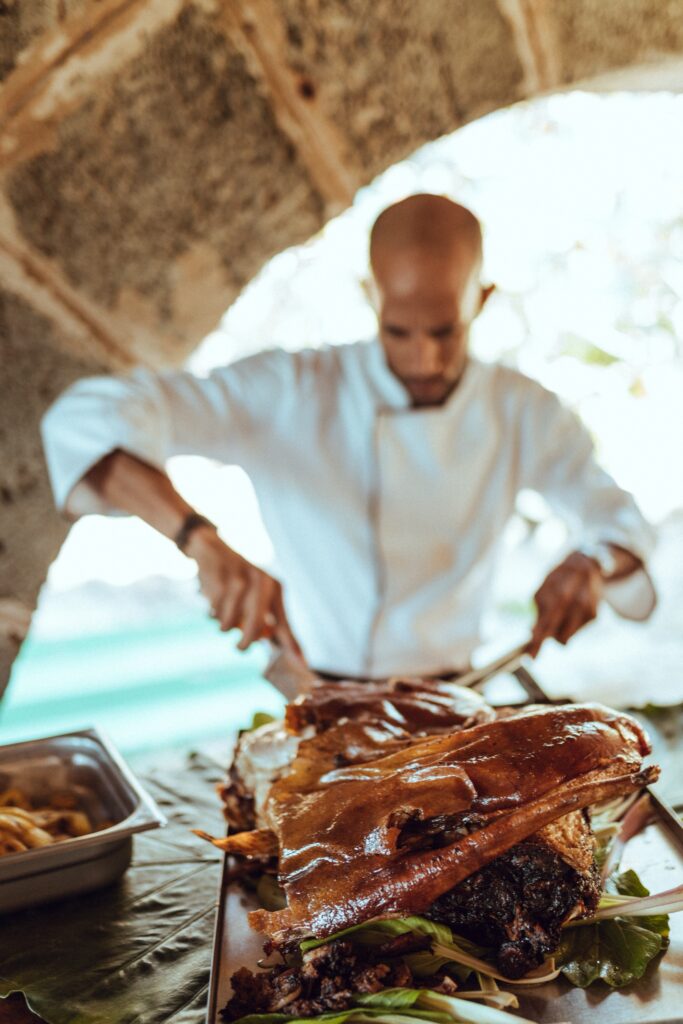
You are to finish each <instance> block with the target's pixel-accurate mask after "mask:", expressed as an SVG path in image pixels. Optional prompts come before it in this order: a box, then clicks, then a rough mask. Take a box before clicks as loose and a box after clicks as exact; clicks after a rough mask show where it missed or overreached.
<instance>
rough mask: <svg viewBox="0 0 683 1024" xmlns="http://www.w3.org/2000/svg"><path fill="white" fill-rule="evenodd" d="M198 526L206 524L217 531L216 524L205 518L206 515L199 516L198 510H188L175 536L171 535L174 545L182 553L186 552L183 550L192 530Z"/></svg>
mask: <svg viewBox="0 0 683 1024" xmlns="http://www.w3.org/2000/svg"><path fill="white" fill-rule="evenodd" d="M200 526H208V527H210V528H211V529H212V530H216V532H217V531H218V527H217V526H216V524H215V523H212V522H211V520H210V519H207V518H206V516H201V515H200V514H199V512H190V514H189V515H188V516H185V519H184V520H183V522H182V525H181V527H180V529H179V530H178V532H177V533H176V535H175V537H173V541H174V543H175V545H176V547H178V548H180V550H181V551H182V553H183V554H187V552H186V551H185V548H186V547H187V542H188V541H189V539H190V537H191V535H192V534H193V533H194V531H195V530H196V529H198V527H200Z"/></svg>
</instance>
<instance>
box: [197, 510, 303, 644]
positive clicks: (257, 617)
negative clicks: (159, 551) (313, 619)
mask: <svg viewBox="0 0 683 1024" xmlns="http://www.w3.org/2000/svg"><path fill="white" fill-rule="evenodd" d="M185 552H186V554H187V555H189V557H190V558H194V560H195V561H196V563H197V565H198V567H199V583H200V586H201V589H202V593H203V594H204V595H205V597H207V598H208V599H209V602H210V604H211V614H212V615H213V616H214V618H216V619H217V620H218V621H219V622H220V626H221V629H222V630H223V631H224V632H227V631H228V630H229V629H235V628H236V629H241V630H242V639H241V640H240V642H239V643H238V644H237V646H238V648H239V650H241V651H245V650H246V649H247V647H249V645H250V644H252V643H253V642H254V641H255V640H261V639H262V638H264V637H268V638H270V637H273V638H274V639H276V640H277V641H278V643H280V644H281V645H282V646H283V647H286V648H288V649H289V650H292V651H294V652H295V653H296V654H298V655H301V648H300V647H299V644H298V643H297V641H296V638H295V637H294V634H293V633H292V631H291V629H290V627H289V623H288V622H287V616H286V614H285V607H284V602H283V600H282V587H281V585H280V584H279V583H278V581H277V580H274V579H273V578H272V576H269V575H268V574H267V573H265V572H263V571H262V570H261V569H258V568H257V567H256V566H255V565H252V564H251V562H248V561H247V560H246V558H242V556H241V555H238V554H237V552H236V551H233V550H232V548H229V547H228V545H227V544H224V543H223V541H222V540H221V539H220V537H219V536H218V534H217V533H216V532H215V531H214V530H213V529H211V528H210V527H200V528H199V529H196V530H194V531H193V532H192V535H191V536H190V539H189V541H188V544H187V547H186V548H185Z"/></svg>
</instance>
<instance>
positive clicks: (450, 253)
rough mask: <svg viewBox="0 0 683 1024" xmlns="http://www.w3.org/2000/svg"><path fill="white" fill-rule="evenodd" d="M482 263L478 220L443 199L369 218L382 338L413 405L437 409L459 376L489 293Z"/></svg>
mask: <svg viewBox="0 0 683 1024" xmlns="http://www.w3.org/2000/svg"><path fill="white" fill-rule="evenodd" d="M481 263H482V237H481V227H480V225H479V221H478V220H477V218H476V217H475V216H474V214H473V213H471V212H470V210H467V209H465V207H464V206H460V205H458V203H454V202H453V201H452V200H450V199H447V198H446V197H445V196H433V195H417V196H409V197H408V199H404V200H402V201H401V202H400V203H395V204H394V205H393V206H390V207H389V208H388V209H386V210H385V211H384V212H383V213H381V214H380V216H379V217H378V218H377V220H376V221H375V225H374V227H373V229H372V233H371V235H370V264H371V267H372V274H373V278H374V283H375V287H376V295H377V306H378V310H377V312H378V315H379V321H380V330H379V333H380V339H381V341H382V345H383V347H384V351H385V355H386V358H387V362H388V364H389V367H390V369H391V370H393V372H394V374H395V375H396V376H397V377H398V378H399V380H400V381H401V382H402V383H403V384H404V386H405V387H406V389H407V391H408V392H409V394H410V396H411V399H412V402H413V404H414V405H416V406H429V405H439V404H441V403H442V402H444V401H445V400H446V399H447V398H448V396H449V395H450V393H451V391H452V390H453V388H454V387H455V386H456V384H457V383H458V381H459V380H460V377H461V376H462V373H463V370H464V368H465V364H466V361H467V344H468V339H469V330H470V327H471V324H472V321H473V320H474V318H475V317H476V316H477V314H478V313H479V311H480V309H481V308H482V306H483V304H484V302H485V301H486V299H487V298H488V295H489V294H490V291H491V289H483V288H482V286H481V281H480V275H481Z"/></svg>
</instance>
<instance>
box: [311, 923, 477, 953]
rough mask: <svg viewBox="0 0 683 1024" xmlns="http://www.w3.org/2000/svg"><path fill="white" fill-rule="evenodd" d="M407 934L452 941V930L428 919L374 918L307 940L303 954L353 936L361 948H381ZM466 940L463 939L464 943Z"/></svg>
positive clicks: (445, 942) (439, 940) (440, 940)
mask: <svg viewBox="0 0 683 1024" xmlns="http://www.w3.org/2000/svg"><path fill="white" fill-rule="evenodd" d="M407 932H415V934H417V935H426V936H428V937H429V938H430V939H434V940H435V941H437V942H442V943H444V944H448V943H449V942H451V941H452V938H453V936H452V934H451V930H450V928H448V927H447V926H446V925H443V924H437V923H436V922H435V921H428V920H427V918H426V917H417V916H412V917H387V918H373V919H372V920H370V921H365V922H364V923H363V924H354V925H352V927H351V928H344V930H343V931H341V932H335V933H334V935H328V937H327V938H326V939H306V940H305V941H304V942H302V943H301V952H302V953H306V952H308V950H309V949H317V948H318V946H324V945H326V944H327V943H328V942H334V941H335V939H345V938H347V936H349V935H353V941H354V942H357V943H358V944H359V945H360V946H381V945H382V943H384V942H387V940H388V939H391V938H394V937H395V936H397V935H405V934H406V933H407ZM464 941H465V940H464V939H463V942H464Z"/></svg>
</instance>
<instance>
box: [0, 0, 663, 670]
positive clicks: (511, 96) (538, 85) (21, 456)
mask: <svg viewBox="0 0 683 1024" xmlns="http://www.w3.org/2000/svg"><path fill="white" fill-rule="evenodd" d="M681 52H683V0H554V2H552V3H550V2H549V0H477V2H476V3H474V2H472V0H422V2H420V3H414V2H412V0H372V2H371V0H0V79H2V80H3V82H2V85H1V86H0V126H1V131H0V283H1V287H2V288H3V293H2V297H1V299H0V363H1V365H2V385H1V387H2V395H1V401H0V417H1V419H0V430H1V431H2V435H1V437H0V443H1V444H2V454H3V459H2V468H1V471H0V487H1V490H0V512H1V515H2V520H1V522H0V545H4V548H3V547H0V597H3V596H8V597H16V598H20V599H21V600H22V601H24V602H26V603H27V604H29V605H31V604H32V603H33V601H34V599H35V595H36V592H37V589H38V586H39V584H40V581H41V580H42V578H43V576H44V573H45V570H46V568H47V566H48V564H49V562H50V560H51V559H52V558H53V556H54V554H55V552H56V550H57V549H58V547H59V544H60V541H61V538H62V536H63V534H64V526H63V524H61V523H60V521H59V520H58V518H57V516H56V514H55V513H54V512H53V510H52V507H51V502H50V498H49V494H48V487H47V481H46V478H45V472H44V467H43V462H42V456H41V454H40V447H39V439H38V433H37V426H38V421H39V418H40V415H41V413H42V412H43V410H44V409H45V407H46V406H47V404H48V403H49V402H50V400H51V399H52V397H53V396H54V395H55V394H56V393H57V392H58V391H60V390H61V389H62V388H63V387H64V386H65V385H66V384H67V383H68V382H69V381H70V380H72V379H73V378H74V377H76V376H78V375H79V374H81V373H84V372H87V371H88V369H92V368H95V367H103V368H112V369H116V368H121V367H125V366H128V365H132V364H135V363H145V364H147V365H151V366H165V365H172V364H177V363H178V362H179V361H181V360H182V358H183V357H184V356H185V355H187V354H188V353H189V352H190V351H191V350H192V348H193V347H194V346H195V345H196V344H197V343H198V342H199V341H200V340H201V338H202V337H203V335H204V334H205V333H206V332H207V331H209V330H210V329H211V328H212V327H213V326H214V325H215V323H216V322H217V321H218V318H219V317H220V315H221V313H222V312H223V310H224V309H225V308H226V307H227V306H228V305H229V303H230V302H231V301H232V300H233V299H234V297H235V296H236V295H237V294H238V293H239V291H240V290H241V288H242V287H243V286H244V284H245V283H246V282H247V281H248V280H249V279H250V278H251V277H252V276H253V275H254V274H255V273H256V271H257V270H258V269H259V268H260V266H261V265H262V264H263V263H264V262H265V261H266V260H267V259H268V258H269V257H270V256H271V255H273V254H274V253H275V252H277V251H279V250H281V249H283V248H285V247H287V246H289V245H292V244H294V243H296V242H300V241H302V240H303V239H305V238H307V237H309V236H310V235H312V234H314V233H315V232H316V231H317V230H318V229H319V228H320V227H321V226H322V224H323V223H324V222H325V220H326V219H327V218H328V217H329V216H330V215H331V213H332V212H334V211H337V210H339V209H341V208H343V206H344V205H346V204H347V203H348V202H350V200H351V199H352V197H353V194H354V192H355V190H356V189H357V188H358V187H360V186H361V185H363V184H365V183H367V182H368V181H369V180H371V179H372V177H374V176H375V175H376V174H377V173H378V172H380V171H381V170H382V169H384V168H385V167H386V166H388V165H389V164H391V163H393V162H395V161H396V160H399V159H400V158H402V157H404V156H406V155H407V154H408V153H410V152H411V151H412V150H413V149H414V148H416V147H417V146H418V145H420V144H421V143H423V142H426V141H428V140H429V139H432V138H435V137H437V136H439V135H442V134H444V133H446V132H449V131H452V130H453V129H454V128H456V127H458V126H459V125H460V124H463V123H465V122H466V121H468V120H471V119H472V118H474V117H477V116H479V115H480V114H482V113H485V112H486V111H489V110H492V109H494V108H496V107H500V106H504V105H506V104H509V103H512V102H514V101H516V100H518V99H520V98H523V97H524V96H527V95H531V94H533V93H534V92H538V91H539V90H544V89H551V88H553V87H561V86H564V85H566V84H567V83H570V82H571V81H575V80H581V79H585V78H586V77H587V76H591V75H596V74H599V73H602V72H605V71H610V70H612V69H615V68H620V67H624V66H630V65H636V64H642V63H644V62H648V61H649V62H654V64H655V65H656V64H657V62H659V63H660V64H661V63H662V62H664V61H665V60H666V59H667V58H670V57H671V56H672V55H678V56H680V55H681ZM640 81H641V82H642V78H641V79H640ZM622 84H623V83H622ZM7 651H9V648H8V649H7ZM7 651H6V652H5V655H3V657H4V659H5V661H4V664H5V669H6V667H7V665H8V664H9V658H10V657H11V652H10V653H7ZM2 672H3V667H2V665H0V677H1V676H2Z"/></svg>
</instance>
